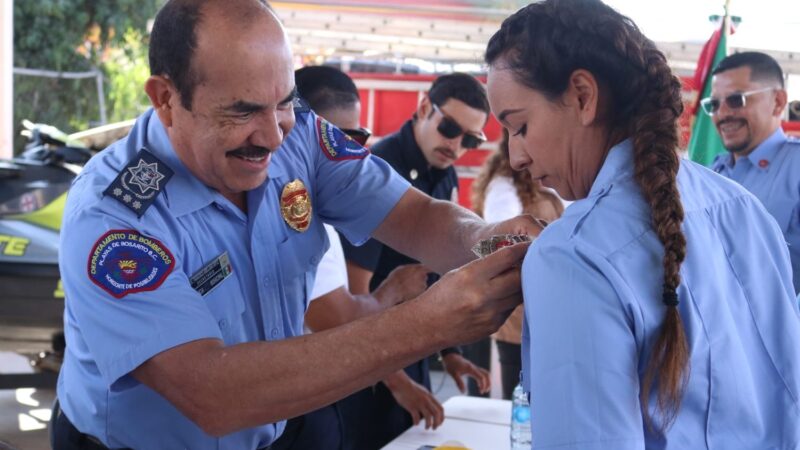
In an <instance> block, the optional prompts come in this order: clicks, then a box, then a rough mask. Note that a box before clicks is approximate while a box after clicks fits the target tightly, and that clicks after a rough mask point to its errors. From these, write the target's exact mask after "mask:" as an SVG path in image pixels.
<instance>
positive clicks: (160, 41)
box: [149, 0, 202, 110]
mask: <svg viewBox="0 0 800 450" xmlns="http://www.w3.org/2000/svg"><path fill="white" fill-rule="evenodd" d="M200 7H201V2H195V1H183V0H170V1H168V2H167V3H166V4H165V5H164V7H163V8H161V10H160V11H159V12H158V14H156V19H155V22H153V30H152V31H151V32H150V53H149V58H150V74H151V75H166V76H167V77H169V79H170V80H172V83H173V84H175V88H176V89H177V90H178V93H179V94H180V96H181V105H183V107H184V108H186V109H187V110H191V109H192V92H194V87H195V86H196V85H197V82H198V77H197V74H196V73H195V71H194V70H193V69H192V56H193V55H194V49H195V48H196V47H197V34H196V29H197V23H198V22H199V21H200V19H201V18H202V14H201V12H200Z"/></svg>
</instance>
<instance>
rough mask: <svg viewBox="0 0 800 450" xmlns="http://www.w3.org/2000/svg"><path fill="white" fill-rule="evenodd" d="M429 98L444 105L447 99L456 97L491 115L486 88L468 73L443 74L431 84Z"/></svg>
mask: <svg viewBox="0 0 800 450" xmlns="http://www.w3.org/2000/svg"><path fill="white" fill-rule="evenodd" d="M428 98H429V99H430V100H431V102H432V103H434V104H436V105H440V106H441V105H443V104H444V103H445V102H447V100H450V99H451V98H454V99H456V100H460V101H462V102H464V103H465V104H466V105H467V106H469V107H470V108H474V109H477V110H480V111H483V112H485V113H486V115H487V116H488V115H489V99H488V98H486V89H485V88H484V87H483V85H482V84H481V82H480V81H478V80H477V79H476V78H475V77H473V76H472V75H468V74H466V73H459V72H456V73H451V74H447V75H442V76H440V77H439V78H437V79H436V80H434V81H433V84H431V88H430V89H429V90H428Z"/></svg>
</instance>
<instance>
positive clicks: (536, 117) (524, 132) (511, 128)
mask: <svg viewBox="0 0 800 450" xmlns="http://www.w3.org/2000/svg"><path fill="white" fill-rule="evenodd" d="M503 66H504V65H503V64H494V65H493V66H492V67H491V68H490V70H489V74H488V78H487V91H488V94H489V104H490V105H491V108H492V113H494V115H495V117H497V119H498V120H499V121H500V124H501V125H503V127H505V128H506V129H507V130H508V134H509V140H508V151H509V160H510V162H511V167H512V168H514V170H527V171H528V172H530V174H531V177H532V178H533V180H534V181H537V180H538V181H541V183H542V184H543V185H544V186H547V187H550V188H553V189H555V191H556V192H558V195H560V196H561V197H562V198H564V199H566V200H576V199H580V198H584V197H586V195H587V194H588V193H589V190H590V189H591V186H592V183H593V182H594V178H595V177H596V176H597V171H598V170H599V167H600V162H602V161H598V160H597V159H598V158H595V157H593V155H595V154H598V153H601V152H599V151H594V150H596V149H595V148H593V147H594V146H597V142H595V143H592V142H591V139H589V135H590V134H592V133H591V130H590V128H591V127H587V126H585V125H582V124H581V115H580V114H581V112H580V108H581V106H580V100H579V98H578V96H577V95H575V93H573V92H572V89H571V88H568V89H567V91H566V92H565V93H564V95H563V96H562V97H561V98H560V99H556V100H554V101H550V100H548V99H547V98H546V97H545V96H544V95H543V94H541V93H540V92H538V91H535V90H533V89H530V88H528V87H527V86H525V85H523V84H521V83H520V82H519V81H517V80H516V79H515V77H514V75H513V72H512V71H511V70H509V69H507V68H505V67H503ZM592 144H594V145H592ZM602 156H604V155H600V156H599V158H600V159H602Z"/></svg>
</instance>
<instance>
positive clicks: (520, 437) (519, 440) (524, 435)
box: [511, 384, 531, 450]
mask: <svg viewBox="0 0 800 450" xmlns="http://www.w3.org/2000/svg"><path fill="white" fill-rule="evenodd" d="M511 399H512V403H511V450H523V449H524V450H530V449H531V406H530V404H529V403H528V395H527V394H526V393H525V391H523V389H522V384H517V387H515V388H514V393H513V394H512V395H511Z"/></svg>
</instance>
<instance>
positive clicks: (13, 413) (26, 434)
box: [0, 346, 500, 450]
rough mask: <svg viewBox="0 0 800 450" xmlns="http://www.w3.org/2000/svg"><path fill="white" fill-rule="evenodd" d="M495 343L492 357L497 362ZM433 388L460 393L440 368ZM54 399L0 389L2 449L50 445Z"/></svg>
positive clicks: (14, 363) (5, 361) (15, 358)
mask: <svg viewBox="0 0 800 450" xmlns="http://www.w3.org/2000/svg"><path fill="white" fill-rule="evenodd" d="M492 347H493V349H492V350H493V351H492V361H494V362H496V361H497V355H496V353H495V351H494V346H492ZM494 366H495V367H496V366H497V364H495V365H494ZM21 372H32V369H31V367H30V364H29V363H28V360H27V358H25V357H22V356H20V355H17V354H15V353H8V352H0V373H21ZM431 388H432V390H433V392H434V394H435V395H436V398H437V399H439V401H441V402H444V401H445V400H447V399H448V398H450V397H452V396H454V395H458V394H459V392H458V388H456V385H455V382H453V379H452V378H450V377H449V376H448V375H446V374H444V373H443V372H440V371H432V372H431ZM492 397H493V398H500V376H499V373H492ZM54 399H55V391H54V390H53V389H32V388H26V389H15V390H0V450H47V449H49V448H50V438H49V436H48V424H49V422H50V410H51V406H52V404H53V400H54Z"/></svg>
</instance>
